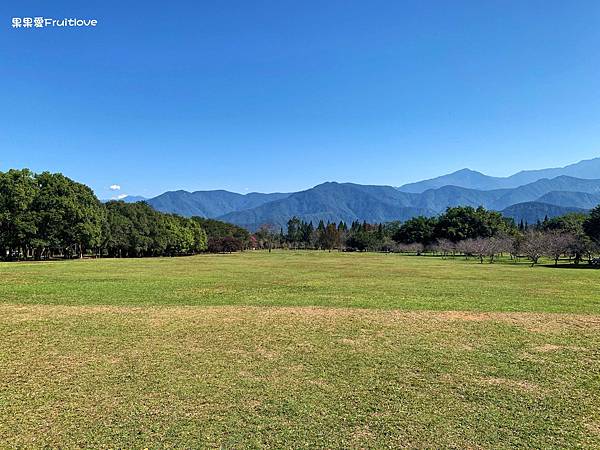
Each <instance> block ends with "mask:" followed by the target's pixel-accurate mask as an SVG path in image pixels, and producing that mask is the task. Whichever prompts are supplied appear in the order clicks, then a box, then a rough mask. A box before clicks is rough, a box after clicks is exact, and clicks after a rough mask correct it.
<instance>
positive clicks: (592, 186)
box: [490, 176, 600, 210]
mask: <svg viewBox="0 0 600 450" xmlns="http://www.w3.org/2000/svg"><path fill="white" fill-rule="evenodd" d="M553 191H566V192H585V193H588V194H595V193H600V180H582V179H579V178H573V177H568V176H560V177H556V178H553V179H551V180H549V179H547V178H543V179H541V180H538V181H535V182H533V183H529V184H526V185H524V186H519V187H517V188H515V189H510V190H507V191H506V192H505V193H504V195H502V196H501V197H500V198H498V199H497V200H496V201H495V202H494V203H493V204H492V205H490V207H491V208H493V209H497V210H502V209H504V208H506V207H508V206H510V205H514V204H517V203H524V202H532V201H535V200H537V199H539V198H540V197H542V196H543V195H545V194H547V193H549V192H553ZM569 206H573V205H569Z"/></svg>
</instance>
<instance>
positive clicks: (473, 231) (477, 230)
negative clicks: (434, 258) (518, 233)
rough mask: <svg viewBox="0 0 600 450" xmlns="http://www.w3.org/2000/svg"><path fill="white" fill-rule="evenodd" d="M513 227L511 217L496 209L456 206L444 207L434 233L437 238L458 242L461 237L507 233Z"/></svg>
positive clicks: (473, 237) (469, 237) (468, 237)
mask: <svg viewBox="0 0 600 450" xmlns="http://www.w3.org/2000/svg"><path fill="white" fill-rule="evenodd" d="M514 228H515V227H514V222H513V221H512V219H506V218H505V217H503V216H502V214H500V213H499V212H497V211H489V210H486V209H485V208H483V207H479V208H473V207H471V206H457V207H450V208H448V209H446V212H445V213H444V214H442V215H441V216H440V217H439V218H438V220H437V223H436V226H435V235H436V238H437V239H449V240H450V241H452V242H458V241H460V240H463V239H475V238H478V237H484V238H485V237H491V236H495V235H497V234H501V233H504V234H508V233H509V232H510V231H511V230H512V229H514Z"/></svg>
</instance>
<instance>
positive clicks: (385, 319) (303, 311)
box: [0, 304, 600, 344]
mask: <svg viewBox="0 0 600 450" xmlns="http://www.w3.org/2000/svg"><path fill="white" fill-rule="evenodd" d="M0 312H1V314H2V316H3V317H2V321H4V322H6V323H15V322H23V321H35V320H48V319H53V318H65V317H79V316H85V315H94V314H108V315H123V314H128V315H130V316H132V317H133V318H137V319H143V320H144V321H145V322H147V323H148V324H149V325H152V326H156V327H162V326H165V325H167V324H169V323H171V322H176V321H179V320H182V319H185V320H194V321H196V320H205V319H207V318H213V319H217V318H218V319H219V320H220V321H221V322H224V323H236V322H246V321H248V320H260V321H267V322H269V321H279V320H282V319H283V318H285V319H287V320H291V321H296V320H298V321H305V322H313V321H318V322H321V323H327V322H331V323H332V324H334V323H336V322H337V321H339V320H360V321H361V322H365V321H366V322H375V323H396V322H400V323H405V322H408V323H411V322H418V323H419V325H423V324H424V323H425V324H426V323H428V322H430V321H432V320H433V321H436V322H437V324H432V327H435V326H437V325H439V323H440V322H441V323H448V324H451V323H452V322H456V321H467V322H485V321H495V322H503V323H510V324H513V325H517V326H522V327H524V328H526V329H527V331H533V332H548V331H559V330H561V329H565V328H571V327H576V328H582V329H587V330H597V329H600V317H599V316H593V315H586V314H561V313H526V312H524V313H513V312H511V313H503V312H482V313H474V312H462V311H402V310H366V309H361V308H323V307H275V306H273V307H260V306H144V307H136V306H87V305H86V306H63V305H60V306H55V305H18V304H2V305H0ZM342 341H343V343H345V344H351V341H352V339H345V340H342Z"/></svg>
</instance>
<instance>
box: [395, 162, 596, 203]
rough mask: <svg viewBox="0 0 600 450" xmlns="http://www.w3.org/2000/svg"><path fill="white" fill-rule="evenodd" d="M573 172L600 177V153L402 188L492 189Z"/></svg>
mask: <svg viewBox="0 0 600 450" xmlns="http://www.w3.org/2000/svg"><path fill="white" fill-rule="evenodd" d="M562 175H565V176H570V177H573V178H581V179H596V178H600V157H598V158H593V159H586V160H583V161H580V162H578V163H575V164H569V165H568V166H565V167H557V168H551V169H540V170H523V171H521V172H518V173H516V174H514V175H511V176H509V177H491V176H489V175H484V174H482V173H480V172H476V171H474V170H470V169H462V170H459V171H456V172H453V173H450V174H448V175H442V176H440V177H436V178H432V179H429V180H423V181H418V182H416V183H408V184H405V185H403V186H400V187H399V188H398V189H399V190H401V191H403V192H411V193H417V194H419V193H422V192H424V191H426V190H428V189H437V188H440V187H443V186H449V185H450V186H458V187H464V188H469V189H478V190H483V191H487V190H492V189H512V188H516V187H519V186H522V185H524V184H528V183H532V182H534V181H537V180H540V179H542V178H550V179H551V178H556V177H559V176H562Z"/></svg>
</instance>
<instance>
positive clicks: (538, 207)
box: [501, 202, 588, 224]
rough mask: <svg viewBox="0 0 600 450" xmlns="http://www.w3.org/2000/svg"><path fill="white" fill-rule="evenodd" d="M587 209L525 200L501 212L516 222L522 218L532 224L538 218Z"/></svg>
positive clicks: (583, 211)
mask: <svg viewBox="0 0 600 450" xmlns="http://www.w3.org/2000/svg"><path fill="white" fill-rule="evenodd" d="M587 211H588V210H587V209H582V208H575V207H572V206H556V205H550V204H548V203H540V202H525V203H517V204H516V205H511V206H509V207H508V208H505V209H503V210H502V211H501V212H502V215H504V216H505V217H512V218H513V219H514V220H515V222H516V223H519V222H520V221H521V220H523V221H524V222H527V223H529V224H534V223H536V222H537V221H538V220H540V221H542V220H544V218H545V217H548V218H549V219H551V218H552V217H556V216H562V215H563V214H568V213H572V212H582V213H585V212H587Z"/></svg>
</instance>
